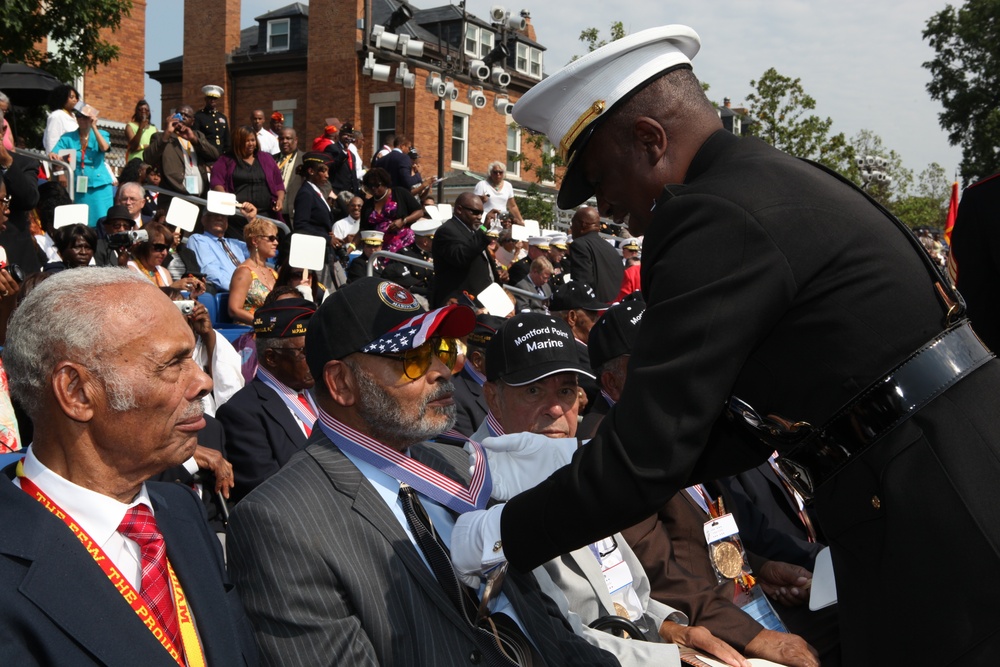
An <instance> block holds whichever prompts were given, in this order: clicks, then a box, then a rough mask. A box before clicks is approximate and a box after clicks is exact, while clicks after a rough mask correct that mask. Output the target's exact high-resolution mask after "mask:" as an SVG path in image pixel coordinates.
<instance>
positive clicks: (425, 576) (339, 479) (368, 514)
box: [307, 436, 471, 633]
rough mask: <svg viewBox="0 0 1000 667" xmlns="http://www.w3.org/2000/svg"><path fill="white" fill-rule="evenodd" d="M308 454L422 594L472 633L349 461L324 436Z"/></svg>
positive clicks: (406, 536)
mask: <svg viewBox="0 0 1000 667" xmlns="http://www.w3.org/2000/svg"><path fill="white" fill-rule="evenodd" d="M307 452H308V453H309V455H310V456H312V457H313V458H314V459H315V460H316V462H317V463H318V464H319V466H320V468H322V469H323V472H324V473H325V474H326V475H327V477H328V478H329V479H330V481H331V482H332V483H333V485H334V486H335V487H336V488H337V489H338V490H339V491H341V492H342V493H344V494H346V495H348V496H350V497H352V498H353V499H354V502H353V504H352V506H351V508H352V509H353V510H354V511H355V512H357V513H358V515H359V516H361V517H362V518H364V520H365V521H367V522H368V523H369V524H371V526H372V527H373V528H374V529H375V530H377V531H378V532H379V533H380V534H381V535H382V537H383V538H385V540H386V542H388V543H389V545H390V546H391V547H392V550H393V551H394V552H395V554H396V555H397V556H398V557H399V559H400V561H402V563H403V565H404V566H405V567H406V569H407V571H408V572H409V574H410V576H411V577H412V578H413V579H414V580H415V581H416V582H417V584H418V585H419V586H420V587H421V588H422V589H423V590H424V593H426V594H427V596H428V597H429V598H430V599H431V600H432V601H433V602H434V604H436V605H437V606H438V607H439V608H440V609H441V611H442V612H443V613H444V614H445V616H447V617H448V618H449V619H451V621H452V622H453V623H455V625H457V626H458V627H460V628H461V629H463V630H465V631H466V632H469V633H471V631H469V630H468V624H467V623H466V622H465V619H463V618H462V617H461V616H460V615H459V613H458V610H457V609H455V607H454V605H452V603H451V601H450V600H449V599H448V596H447V595H445V592H444V589H442V588H441V586H440V584H438V581H437V579H436V578H435V577H434V574H433V573H432V572H431V570H430V568H428V567H427V565H425V564H424V561H423V559H422V558H421V557H420V554H419V553H417V549H416V547H415V546H413V543H412V542H411V541H410V538H409V536H408V535H407V534H406V531H404V530H403V527H402V526H401V525H400V523H399V521H398V520H397V519H396V515H395V514H393V513H392V510H390V509H389V507H388V506H387V505H386V504H385V501H384V500H383V499H382V497H381V496H380V495H379V494H378V492H377V491H375V489H374V488H373V487H372V485H371V484H370V483H369V482H368V480H366V479H365V478H364V475H362V474H361V472H360V471H359V470H358V469H357V467H356V466H355V465H354V464H353V463H352V462H351V460H350V459H348V458H347V457H346V456H344V454H343V452H341V451H340V450H339V449H337V447H336V445H334V444H333V443H332V442H330V440H329V439H327V438H326V437H325V436H323V437H321V438H320V439H319V440H317V441H314V442H313V443H312V444H310V446H309V448H308V450H307ZM441 472H443V473H444V472H445V471H441ZM445 474H447V473H445Z"/></svg>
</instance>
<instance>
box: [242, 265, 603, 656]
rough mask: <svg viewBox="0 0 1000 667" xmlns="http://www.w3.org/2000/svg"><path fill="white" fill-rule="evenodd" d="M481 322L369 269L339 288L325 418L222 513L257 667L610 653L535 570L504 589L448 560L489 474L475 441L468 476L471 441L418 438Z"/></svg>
mask: <svg viewBox="0 0 1000 667" xmlns="http://www.w3.org/2000/svg"><path fill="white" fill-rule="evenodd" d="M474 323H475V316H474V314H473V312H472V310H470V309H468V308H466V307H464V306H454V305H452V306H446V307H444V308H441V309H438V310H433V311H430V312H429V313H428V312H425V311H424V310H423V309H422V308H421V307H420V306H419V304H418V303H417V301H416V299H414V297H413V295H412V294H410V293H409V292H408V291H406V290H405V289H404V288H402V287H400V286H399V285H396V284H395V283H391V282H388V281H384V280H381V279H378V278H363V279H361V280H359V281H357V282H355V283H351V284H350V285H347V286H346V287H343V288H341V289H340V290H338V291H337V292H334V293H333V294H332V295H330V296H329V297H328V298H327V299H326V300H325V301H324V302H323V303H322V305H320V307H319V309H318V310H317V311H316V314H315V315H314V316H313V318H312V319H311V320H310V322H309V331H308V333H307V334H306V359H307V361H308V363H309V368H310V370H311V372H312V374H313V377H315V378H316V379H317V383H316V391H315V396H316V403H317V407H318V408H319V421H317V423H316V426H315V428H314V429H313V433H312V435H311V436H310V440H309V444H308V445H307V446H306V449H305V450H304V451H302V452H300V453H298V454H296V455H295V456H294V457H292V460H290V461H289V462H288V463H287V464H286V465H285V466H284V467H283V468H282V469H281V470H279V471H278V472H277V473H275V474H274V475H273V476H272V477H270V478H269V479H267V480H266V481H264V483H262V484H261V485H260V486H259V487H257V489H256V490H255V491H254V492H253V493H251V494H250V495H248V496H247V497H246V498H244V499H243V500H242V501H241V502H240V503H239V504H238V505H237V506H236V508H235V510H234V511H233V513H232V520H231V522H230V531H229V546H230V552H229V553H230V560H229V563H230V567H231V568H232V572H233V575H234V577H235V579H236V583H237V587H238V589H239V590H240V592H241V595H242V596H243V597H244V600H245V604H246V607H247V610H248V612H249V616H250V618H251V622H252V623H253V625H254V628H255V630H256V633H257V642H258V645H259V646H260V649H261V651H262V653H263V658H264V662H265V664H271V665H279V664H282V665H284V664H297V665H358V664H382V665H393V666H394V667H406V666H407V665H414V666H415V665H435V667H447V666H449V665H454V666H456V667H457V666H458V665H465V664H468V663H470V662H471V663H473V664H475V663H478V662H484V664H489V665H527V664H534V665H540V664H547V665H603V664H617V662H616V661H615V659H614V658H613V657H612V656H611V655H610V654H608V653H605V652H603V651H600V650H598V649H596V648H594V647H592V646H590V645H589V644H587V643H586V642H585V641H583V640H582V639H580V638H579V637H577V636H576V635H574V634H573V633H572V631H570V629H569V628H568V626H567V625H566V623H565V621H564V620H563V619H562V617H561V616H560V615H559V610H558V609H557V608H556V607H555V605H554V603H553V602H552V601H551V600H549V599H547V598H545V597H544V596H542V594H541V593H540V591H539V590H538V585H537V583H536V582H535V580H534V578H533V577H531V576H530V575H527V574H521V573H514V572H513V571H510V572H507V573H506V578H505V579H503V581H502V586H500V585H497V584H500V583H501V580H500V579H499V578H498V576H499V575H501V573H502V570H501V571H498V572H497V573H495V575H497V578H494V579H493V582H494V585H493V586H491V587H489V591H488V592H485V593H484V591H486V586H485V582H483V581H480V582H479V584H481V585H479V586H477V587H475V588H467V587H466V586H464V585H463V584H462V582H461V581H460V580H459V579H457V577H456V575H455V573H454V570H453V569H452V566H451V562H450V559H449V556H448V552H447V550H446V549H447V546H448V544H449V543H450V539H451V526H452V523H453V521H454V517H455V515H456V514H457V513H458V512H463V511H466V510H467V509H471V508H476V507H485V505H486V502H487V500H489V497H490V489H491V488H492V482H491V480H490V477H489V476H488V475H487V470H488V467H487V466H486V465H485V456H484V455H483V453H482V450H481V449H480V448H479V446H478V445H472V447H473V450H474V451H476V452H477V454H476V456H475V461H476V463H475V465H474V466H472V468H471V473H470V466H469V457H468V455H467V454H466V452H465V451H463V450H462V449H461V448H459V447H454V446H449V445H438V444H434V443H430V442H427V440H428V439H430V438H433V437H434V436H436V435H438V434H440V433H442V432H443V431H446V430H448V429H450V428H451V427H452V425H453V424H454V421H455V408H454V404H453V402H452V399H451V394H452V383H451V374H452V369H453V368H454V366H455V363H456V359H457V354H458V341H457V340H456V339H457V338H459V337H461V336H465V335H467V334H468V333H469V332H470V331H471V330H472V327H473V325H474ZM480 596H482V597H483V598H484V602H483V604H482V605H481V604H480ZM498 642H503V644H502V648H501V644H500V643H498Z"/></svg>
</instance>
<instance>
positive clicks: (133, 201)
mask: <svg viewBox="0 0 1000 667" xmlns="http://www.w3.org/2000/svg"><path fill="white" fill-rule="evenodd" d="M118 199H119V201H123V202H128V203H131V204H138V203H139V202H141V201H145V200H144V199H143V198H142V197H119V198H118Z"/></svg>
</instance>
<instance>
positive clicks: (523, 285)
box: [514, 277, 552, 313]
mask: <svg viewBox="0 0 1000 667" xmlns="http://www.w3.org/2000/svg"><path fill="white" fill-rule="evenodd" d="M514 287H516V288H518V289H523V290H525V291H527V292H531V293H532V294H534V293H535V292H537V291H538V288H537V287H535V283H533V282H531V278H530V277H528V278H525V279H524V280H522V281H521V282H519V283H518V284H516V285H514ZM542 291H543V292H545V298H546V301H545V303H544V304H543V303H542V302H541V301H535V300H534V299H528V298H526V297H523V296H521V295H520V294H516V295H514V311H515V312H518V313H520V312H521V311H522V310H526V309H530V310H537V311H543V310H544V308H543V306H548V305H549V302H548V299H551V298H552V288H551V287H549V284H548V283H545V284H544V285H542Z"/></svg>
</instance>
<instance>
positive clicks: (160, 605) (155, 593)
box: [118, 505, 181, 647]
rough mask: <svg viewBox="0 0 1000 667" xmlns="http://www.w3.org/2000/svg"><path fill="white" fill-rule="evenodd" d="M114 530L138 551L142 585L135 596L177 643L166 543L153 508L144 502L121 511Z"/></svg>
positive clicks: (178, 639)
mask: <svg viewBox="0 0 1000 667" xmlns="http://www.w3.org/2000/svg"><path fill="white" fill-rule="evenodd" d="M118 532H119V533H121V534H122V535H124V536H125V537H127V538H129V539H130V540H134V541H135V542H136V544H138V545H139V549H140V551H141V554H142V585H141V586H140V591H139V596H140V597H141V598H142V600H143V602H145V603H146V606H147V607H149V610H150V611H151V612H152V613H153V614H154V615H155V616H156V618H157V620H159V622H160V627H162V628H163V629H164V630H166V632H167V634H169V635H170V641H171V642H173V644H174V646H178V647H179V646H180V645H181V641H180V640H181V638H180V632H179V629H178V625H177V614H176V612H175V611H174V596H173V594H172V592H171V590H170V577H169V575H168V573H167V545H166V543H164V541H163V535H162V534H161V533H160V531H159V529H158V528H157V527H156V519H154V518H153V512H152V511H151V510H150V509H149V508H148V507H146V506H145V505H136V506H135V507H132V508H130V509H129V510H128V511H127V512H125V518H124V519H122V522H121V525H119V526H118Z"/></svg>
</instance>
